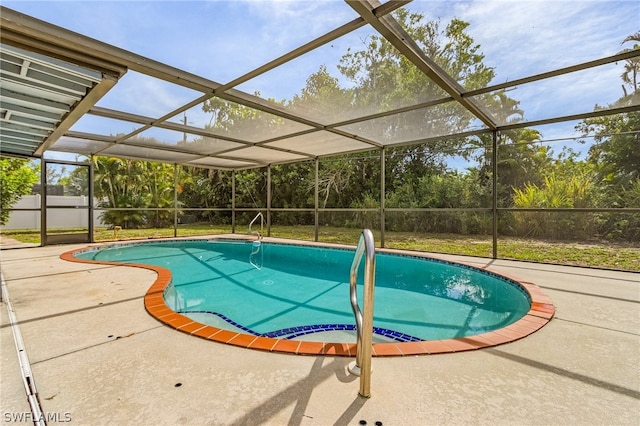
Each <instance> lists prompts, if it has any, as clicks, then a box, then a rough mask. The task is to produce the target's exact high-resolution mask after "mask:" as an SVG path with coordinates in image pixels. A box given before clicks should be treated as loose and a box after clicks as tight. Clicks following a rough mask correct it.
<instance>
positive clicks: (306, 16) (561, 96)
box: [2, 0, 640, 138]
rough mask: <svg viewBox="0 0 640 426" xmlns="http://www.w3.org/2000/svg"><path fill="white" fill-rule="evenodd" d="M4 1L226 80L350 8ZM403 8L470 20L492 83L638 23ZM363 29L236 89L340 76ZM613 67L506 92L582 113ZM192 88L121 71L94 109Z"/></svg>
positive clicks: (165, 98)
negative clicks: (319, 74)
mask: <svg viewBox="0 0 640 426" xmlns="http://www.w3.org/2000/svg"><path fill="white" fill-rule="evenodd" d="M2 4H3V6H5V7H8V8H11V9H14V10H17V11H19V12H23V13H26V14H28V15H31V16H33V17H35V18H38V19H42V20H44V21H47V22H50V23H53V24H55V25H59V26H62V27H65V28H67V29H70V30H72V31H75V32H78V33H81V34H83V35H86V36H89V37H92V38H95V39H98V40H101V41H104V42H106V43H109V44H112V45H114V46H117V47H120V48H123V49H126V50H129V51H131V52H134V53H136V54H139V55H142V56H146V57H148V58H151V59H154V60H158V61H160V62H163V63H166V64H168V65H172V66H174V67H177V68H179V69H182V70H184V71H189V72H192V73H195V74H198V75H201V76H203V77H206V78H209V79H211V80H213V81H216V82H218V83H226V82H229V81H232V80H233V79H235V78H237V77H239V76H242V75H243V74H245V73H247V72H249V71H250V70H252V69H254V68H257V67H259V66H261V65H263V64H265V63H267V62H269V61H270V60H272V59H275V58H277V57H279V56H280V55H282V54H284V53H286V52H288V51H290V50H292V49H294V48H296V47H299V46H301V45H302V44H304V43H306V42H309V41H311V40H313V39H314V38H316V37H318V36H320V35H322V34H324V33H326V32H328V31H330V30H332V29H334V28H337V27H339V26H340V25H343V24H345V23H347V22H349V21H351V20H352V19H354V18H356V17H357V14H356V13H355V11H353V10H352V9H351V7H350V6H348V5H347V4H346V3H345V2H343V1H339V0H318V1H307V0H297V1H285V0H278V1H259V0H252V1H241V0H234V1H108V2H107V1H56V0H48V1H23V0H19V1H15V0H3V2H2ZM407 8H409V9H410V10H412V11H416V12H420V13H423V14H424V15H425V17H426V19H429V20H431V19H439V20H441V22H442V23H443V27H444V24H446V23H447V22H449V21H450V20H451V19H452V18H454V17H455V18H458V19H462V20H464V21H466V22H468V23H469V27H468V28H467V32H468V34H469V35H470V36H471V37H472V38H473V39H474V41H475V42H476V43H478V44H479V45H480V46H481V49H480V50H481V51H482V52H483V53H484V55H485V63H486V64H487V65H488V66H490V67H493V68H494V70H495V73H496V77H495V79H494V80H493V82H492V83H494V84H497V83H502V82H505V81H512V80H514V79H517V78H521V77H525V76H529V75H533V74H537V73H541V72H546V71H550V70H553V69H556V68H561V67H565V66H569V65H574V64H578V63H582V62H586V61H590V60H594V59H598V58H601V57H605V56H609V55H613V54H616V53H618V52H620V51H621V50H622V49H623V48H625V47H630V46H623V45H621V42H622V40H623V39H624V38H625V37H627V36H629V35H631V34H633V33H635V32H638V31H640V1H638V0H623V1H605V0H588V1H581V0H571V1H537V0H533V1H532V0H512V1H496V0H477V1H432V0H416V1H414V2H412V3H410V4H409V5H408V6H407ZM371 34H373V31H372V30H371V29H370V28H365V29H362V30H359V31H355V32H354V33H352V34H349V35H347V36H345V37H342V38H340V39H338V40H335V41H333V42H331V43H330V44H328V45H327V46H324V47H323V48H321V49H318V51H316V52H313V53H310V54H307V55H304V56H303V57H301V58H298V59H297V60H295V61H293V62H292V63H290V64H287V65H286V66H283V67H281V68H279V69H276V70H273V71H271V72H269V73H267V74H265V75H263V76H260V77H258V78H256V79H254V80H252V81H249V82H247V83H245V84H243V85H241V86H240V87H239V89H241V90H244V91H246V92H249V93H253V92H255V91H259V92H260V94H261V96H263V97H273V98H275V99H283V98H291V97H292V96H293V95H294V94H296V93H299V92H300V89H301V88H302V87H304V85H305V81H306V77H307V76H308V75H310V74H311V73H313V72H315V71H317V70H318V68H319V66H320V65H326V66H327V68H328V71H329V72H330V73H331V74H333V75H334V76H336V77H339V73H338V70H337V68H336V65H337V63H338V61H339V59H340V57H341V56H342V55H343V54H344V53H345V52H346V50H347V48H348V47H349V46H352V47H354V48H357V47H359V46H363V43H364V42H365V41H366V40H367V37H369V36H370V35H371ZM620 73H621V64H613V65H610V66H605V67H601V68H598V69H597V70H594V71H585V72H581V73H577V74H575V75H571V76H567V77H563V78H559V79H554V80H545V81H542V82H538V83H534V84H528V85H524V86H520V87H518V88H517V89H515V90H513V91H511V92H510V96H511V97H513V98H516V99H518V100H519V101H520V102H521V107H522V108H523V109H524V110H525V118H526V119H528V120H535V119H539V118H546V117H550V116H554V115H558V114H560V115H564V114H572V113H576V112H584V111H591V110H593V107H594V106H595V105H596V104H606V103H611V102H613V101H615V100H616V99H617V98H619V97H621V96H622V89H621V87H620V78H619V75H620ZM341 81H342V83H343V84H345V85H346V84H348V82H346V81H344V79H342V78H341ZM541 93H542V94H545V96H541ZM199 95H200V94H199V93H197V92H193V91H191V90H188V89H184V88H178V89H177V88H176V87H174V86H173V85H169V84H166V83H164V82H161V81H158V80H155V79H152V78H149V77H145V76H142V75H139V74H136V73H134V72H131V71H129V72H128V73H127V75H125V77H123V79H122V80H121V81H120V83H119V84H118V85H117V86H116V88H114V89H113V90H112V91H111V92H110V93H108V94H107V95H106V96H105V97H104V98H103V99H102V100H101V101H100V102H98V106H104V107H108V108H113V109H118V110H122V111H126V112H132V113H137V114H142V115H149V116H160V115H164V114H165V113H167V112H169V111H171V110H172V109H175V108H177V107H179V106H180V105H182V104H184V103H186V102H188V101H190V100H193V99H195V98H197V97H198V96H199ZM206 119H207V118H206V117H205V116H204V115H203V114H202V113H199V112H198V111H197V110H193V111H189V112H188V120H189V123H191V124H194V125H203V124H204V121H205V120H206ZM92 120H93V121H84V122H83V120H81V121H80V122H79V123H78V127H77V128H75V129H74V130H81V131H88V130H87V129H85V128H84V127H83V126H87V127H90V126H98V127H99V126H100V120H99V119H92ZM96 123H97V124H96ZM574 124H575V123H572V124H571V127H572V126H573V125H574ZM122 126H123V129H122V131H131V130H132V128H131V124H128V123H127V124H124V123H123V124H122ZM571 127H568V126H567V125H565V126H555V128H553V126H549V127H548V128H547V129H546V130H545V135H544V136H545V138H559V137H565V136H570V133H573V131H572V129H571ZM96 133H100V132H96Z"/></svg>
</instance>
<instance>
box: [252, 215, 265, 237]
mask: <svg viewBox="0 0 640 426" xmlns="http://www.w3.org/2000/svg"><path fill="white" fill-rule="evenodd" d="M258 218H260V232H258V231H255V233H256V234H258V240H261V239H262V235H263V234H264V216H263V214H262V212H258V214H257V215H256V217H254V218H253V220H252V221H251V222H250V223H249V234H253V232H254V231H252V230H251V227H252V226H253V224H254V223H255V221H256V220H258Z"/></svg>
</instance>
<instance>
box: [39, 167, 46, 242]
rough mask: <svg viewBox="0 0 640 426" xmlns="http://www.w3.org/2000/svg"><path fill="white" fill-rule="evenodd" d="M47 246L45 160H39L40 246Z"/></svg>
mask: <svg viewBox="0 0 640 426" xmlns="http://www.w3.org/2000/svg"><path fill="white" fill-rule="evenodd" d="M45 245H47V160H45V159H44V158H41V159H40V246H43V247H44V246H45Z"/></svg>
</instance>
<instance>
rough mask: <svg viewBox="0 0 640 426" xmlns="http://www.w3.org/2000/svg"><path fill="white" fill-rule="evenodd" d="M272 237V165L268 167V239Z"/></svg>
mask: <svg viewBox="0 0 640 426" xmlns="http://www.w3.org/2000/svg"><path fill="white" fill-rule="evenodd" d="M270 236H271V164H269V165H268V166H267V237H270Z"/></svg>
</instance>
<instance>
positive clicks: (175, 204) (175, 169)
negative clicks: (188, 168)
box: [173, 115, 187, 238]
mask: <svg viewBox="0 0 640 426" xmlns="http://www.w3.org/2000/svg"><path fill="white" fill-rule="evenodd" d="M184 118H185V120H186V119H187V116H186V115H185V117H184ZM173 236H174V238H175V237H177V236H178V163H173Z"/></svg>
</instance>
